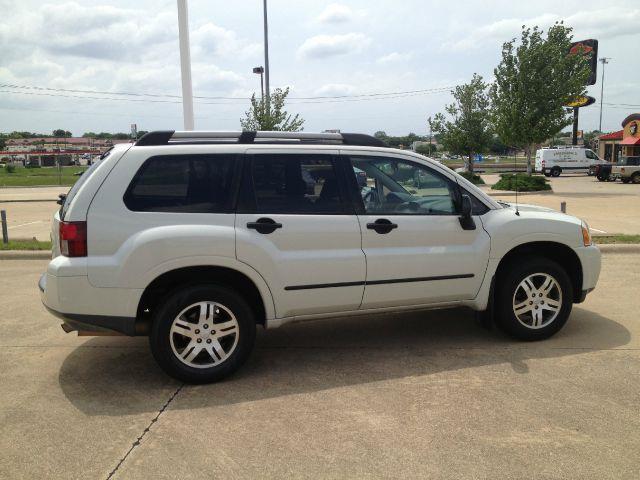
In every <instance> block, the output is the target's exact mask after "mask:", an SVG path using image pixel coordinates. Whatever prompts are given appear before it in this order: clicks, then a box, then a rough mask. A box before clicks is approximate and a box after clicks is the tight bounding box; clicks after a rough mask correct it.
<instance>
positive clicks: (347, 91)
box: [315, 83, 357, 97]
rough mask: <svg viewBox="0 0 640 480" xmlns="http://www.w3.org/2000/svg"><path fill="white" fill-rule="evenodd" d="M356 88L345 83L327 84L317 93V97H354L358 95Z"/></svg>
mask: <svg viewBox="0 0 640 480" xmlns="http://www.w3.org/2000/svg"><path fill="white" fill-rule="evenodd" d="M356 90H357V89H356V87H354V86H353V85H348V84H345V83H327V84H325V85H323V86H321V87H320V88H318V89H317V90H316V91H315V95H317V96H320V97H340V96H344V95H353V94H354V93H356Z"/></svg>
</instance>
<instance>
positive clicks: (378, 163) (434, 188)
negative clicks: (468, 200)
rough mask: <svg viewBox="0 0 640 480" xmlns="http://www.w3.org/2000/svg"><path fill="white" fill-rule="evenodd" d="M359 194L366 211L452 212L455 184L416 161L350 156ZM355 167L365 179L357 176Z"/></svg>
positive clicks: (384, 212)
mask: <svg viewBox="0 0 640 480" xmlns="http://www.w3.org/2000/svg"><path fill="white" fill-rule="evenodd" d="M351 163H352V165H353V169H354V170H353V171H354V174H355V175H356V180H357V184H358V188H359V190H360V197H361V198H362V201H363V203H364V210H365V213H367V214H370V215H378V214H381V215H394V214H396V215H454V214H455V213H456V212H457V208H456V202H455V200H454V199H455V198H456V197H455V193H456V188H457V185H456V184H455V182H453V181H451V180H449V179H448V178H446V177H445V176H444V175H441V174H440V173H438V172H436V171H434V170H432V169H430V168H428V167H426V166H423V165H420V164H418V163H413V162H406V161H404V160H400V159H396V158H384V157H353V158H352V159H351ZM359 171H363V172H364V173H365V174H366V180H364V181H363V180H361V179H358V178H357V177H358V175H360V174H359Z"/></svg>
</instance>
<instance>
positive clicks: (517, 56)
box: [491, 23, 589, 174]
mask: <svg viewBox="0 0 640 480" xmlns="http://www.w3.org/2000/svg"><path fill="white" fill-rule="evenodd" d="M571 32H572V29H571V28H570V27H565V26H564V25H563V24H562V23H556V24H555V25H553V26H552V27H551V28H550V29H549V31H548V32H547V36H546V38H545V37H544V35H543V33H544V32H543V31H542V30H540V29H539V28H538V27H537V26H536V27H533V28H527V27H525V26H523V27H522V33H521V37H520V43H519V44H518V45H516V39H512V40H511V41H509V42H506V43H505V44H503V46H502V61H501V62H500V64H499V65H498V67H497V68H496V69H495V70H494V75H495V82H494V83H493V85H492V86H491V101H492V103H493V110H492V113H493V115H492V123H493V124H494V126H495V129H496V132H497V133H498V135H499V136H500V138H501V139H502V141H503V142H505V143H506V144H507V145H512V146H516V147H519V148H522V149H524V151H525V153H526V155H527V173H529V174H531V171H532V168H531V156H532V155H533V152H534V151H535V149H536V146H537V145H539V144H541V143H543V142H544V141H545V140H547V139H549V138H552V137H554V136H555V135H556V134H557V133H558V132H560V130H562V129H563V128H564V127H566V126H568V125H569V124H571V117H570V115H568V114H567V112H566V110H565V105H566V104H567V103H569V102H570V101H572V100H574V99H575V98H576V97H578V96H580V95H584V94H585V87H584V86H585V84H586V82H587V78H588V77H589V68H588V65H587V60H586V59H585V58H584V57H582V56H580V55H569V53H568V52H569V48H570V44H571V39H572V33H571Z"/></svg>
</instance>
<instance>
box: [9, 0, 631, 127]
mask: <svg viewBox="0 0 640 480" xmlns="http://www.w3.org/2000/svg"><path fill="white" fill-rule="evenodd" d="M268 7H269V56H270V69H271V87H272V88H276V87H289V88H290V94H289V101H288V103H287V110H288V111H289V112H291V113H299V114H300V115H301V116H302V117H303V118H304V119H305V125H304V127H305V130H306V131H322V130H325V129H341V130H342V131H349V132H363V133H373V132H375V131H377V130H384V131H386V132H387V133H388V134H390V135H404V134H407V133H409V132H415V133H418V134H422V135H425V134H427V133H428V132H427V130H428V126H427V118H428V117H429V116H433V115H434V114H436V113H438V112H440V111H443V110H444V106H445V105H446V104H447V103H450V102H451V95H450V89H451V87H453V86H455V85H458V84H461V83H464V82H467V81H469V80H470V79H471V77H472V75H473V74H474V73H476V72H477V73H478V74H480V75H482V76H483V77H484V78H485V80H487V81H491V79H492V76H493V69H494V68H495V66H496V65H497V63H498V62H499V59H500V52H501V46H502V43H503V42H505V41H508V40H510V39H511V38H513V37H516V36H518V35H519V32H520V28H521V26H522V25H528V26H533V25H539V26H541V27H543V28H548V26H550V25H552V24H553V23H554V22H555V21H558V20H563V21H564V22H565V24H567V25H569V26H572V27H573V28H574V39H575V40H582V39H586V38H596V39H598V40H599V50H600V51H599V56H601V57H611V60H610V63H609V64H608V65H607V66H606V72H605V89H604V102H605V105H604V108H603V130H604V131H613V130H618V129H620V128H621V127H620V123H621V121H622V120H623V119H624V117H625V116H627V115H628V114H630V113H633V112H638V111H640V89H639V88H638V87H639V81H640V60H639V57H638V54H637V48H638V47H637V45H638V43H639V42H640V28H638V25H640V6H638V5H637V4H636V3H634V2H629V1H627V0H624V1H617V0H607V1H606V2H602V1H601V0H598V1H592V0H580V1H574V0H564V1H561V2H560V1H557V0H553V1H548V0H537V1H536V2H524V1H514V0H509V1H503V0H493V1H492V0H485V1H470V0H458V1H457V2H452V1H450V0H448V1H444V0H426V1H424V0H415V1H414V0H408V1H398V0H395V1H391V0H376V1H375V2H372V1H365V0H343V1H341V2H332V1H318V0H316V1H310V0H297V1H285V0H269V2H268ZM0 12H2V15H1V16H0V131H4V132H8V131H13V130H28V131H37V132H43V133H47V132H50V131H51V130H53V129H55V128H63V129H65V130H70V131H72V132H73V133H74V134H75V135H81V134H82V133H84V132H86V131H94V132H100V131H108V132H116V131H125V132H126V131H129V129H130V124H132V123H135V124H137V126H138V129H139V130H154V129H155V130H158V129H177V130H180V129H182V128H183V119H182V106H181V97H180V95H181V80H180V59H179V48H178V27H177V6H176V1H175V0H157V1H153V0H137V1H136V2H131V1H120V0H117V1H107V0H75V1H69V2H64V1H60V2H54V1H51V2H46V1H44V2H42V1H40V2H38V1H31V0H21V1H18V2H16V1H14V0H0ZM189 31H190V45H191V57H192V71H193V73H192V75H193V90H194V95H195V96H196V97H201V98H196V99H195V104H194V110H195V127H196V129H198V130H239V129H240V123H239V119H240V117H241V116H243V114H244V112H245V111H246V110H247V108H248V105H249V100H248V99H249V97H250V96H251V94H252V93H254V92H255V93H257V94H258V95H259V94H260V79H259V76H258V75H255V74H253V73H252V69H253V67H255V66H260V65H263V63H264V50H263V29H262V1H261V0H236V1H235V2H229V1H221V0H189ZM599 67H601V65H599ZM600 74H601V72H600V71H599V72H598V83H597V84H596V85H594V86H591V87H589V89H588V90H589V94H590V95H592V96H594V97H595V98H596V99H597V100H598V102H599V100H600V88H601V85H600V82H601V81H600V78H601V75H600ZM105 92H106V93H105ZM401 92H412V93H401ZM377 94H384V95H377ZM599 113H600V110H599V104H598V103H596V104H595V105H592V106H590V107H586V108H583V109H581V111H580V128H581V129H584V130H585V131H586V130H593V129H597V128H598V122H599Z"/></svg>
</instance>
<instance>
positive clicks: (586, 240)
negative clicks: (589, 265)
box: [582, 220, 591, 247]
mask: <svg viewBox="0 0 640 480" xmlns="http://www.w3.org/2000/svg"><path fill="white" fill-rule="evenodd" d="M582 243H583V244H584V246H585V247H588V246H590V245H591V231H590V230H589V225H587V222H585V221H584V220H582Z"/></svg>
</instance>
